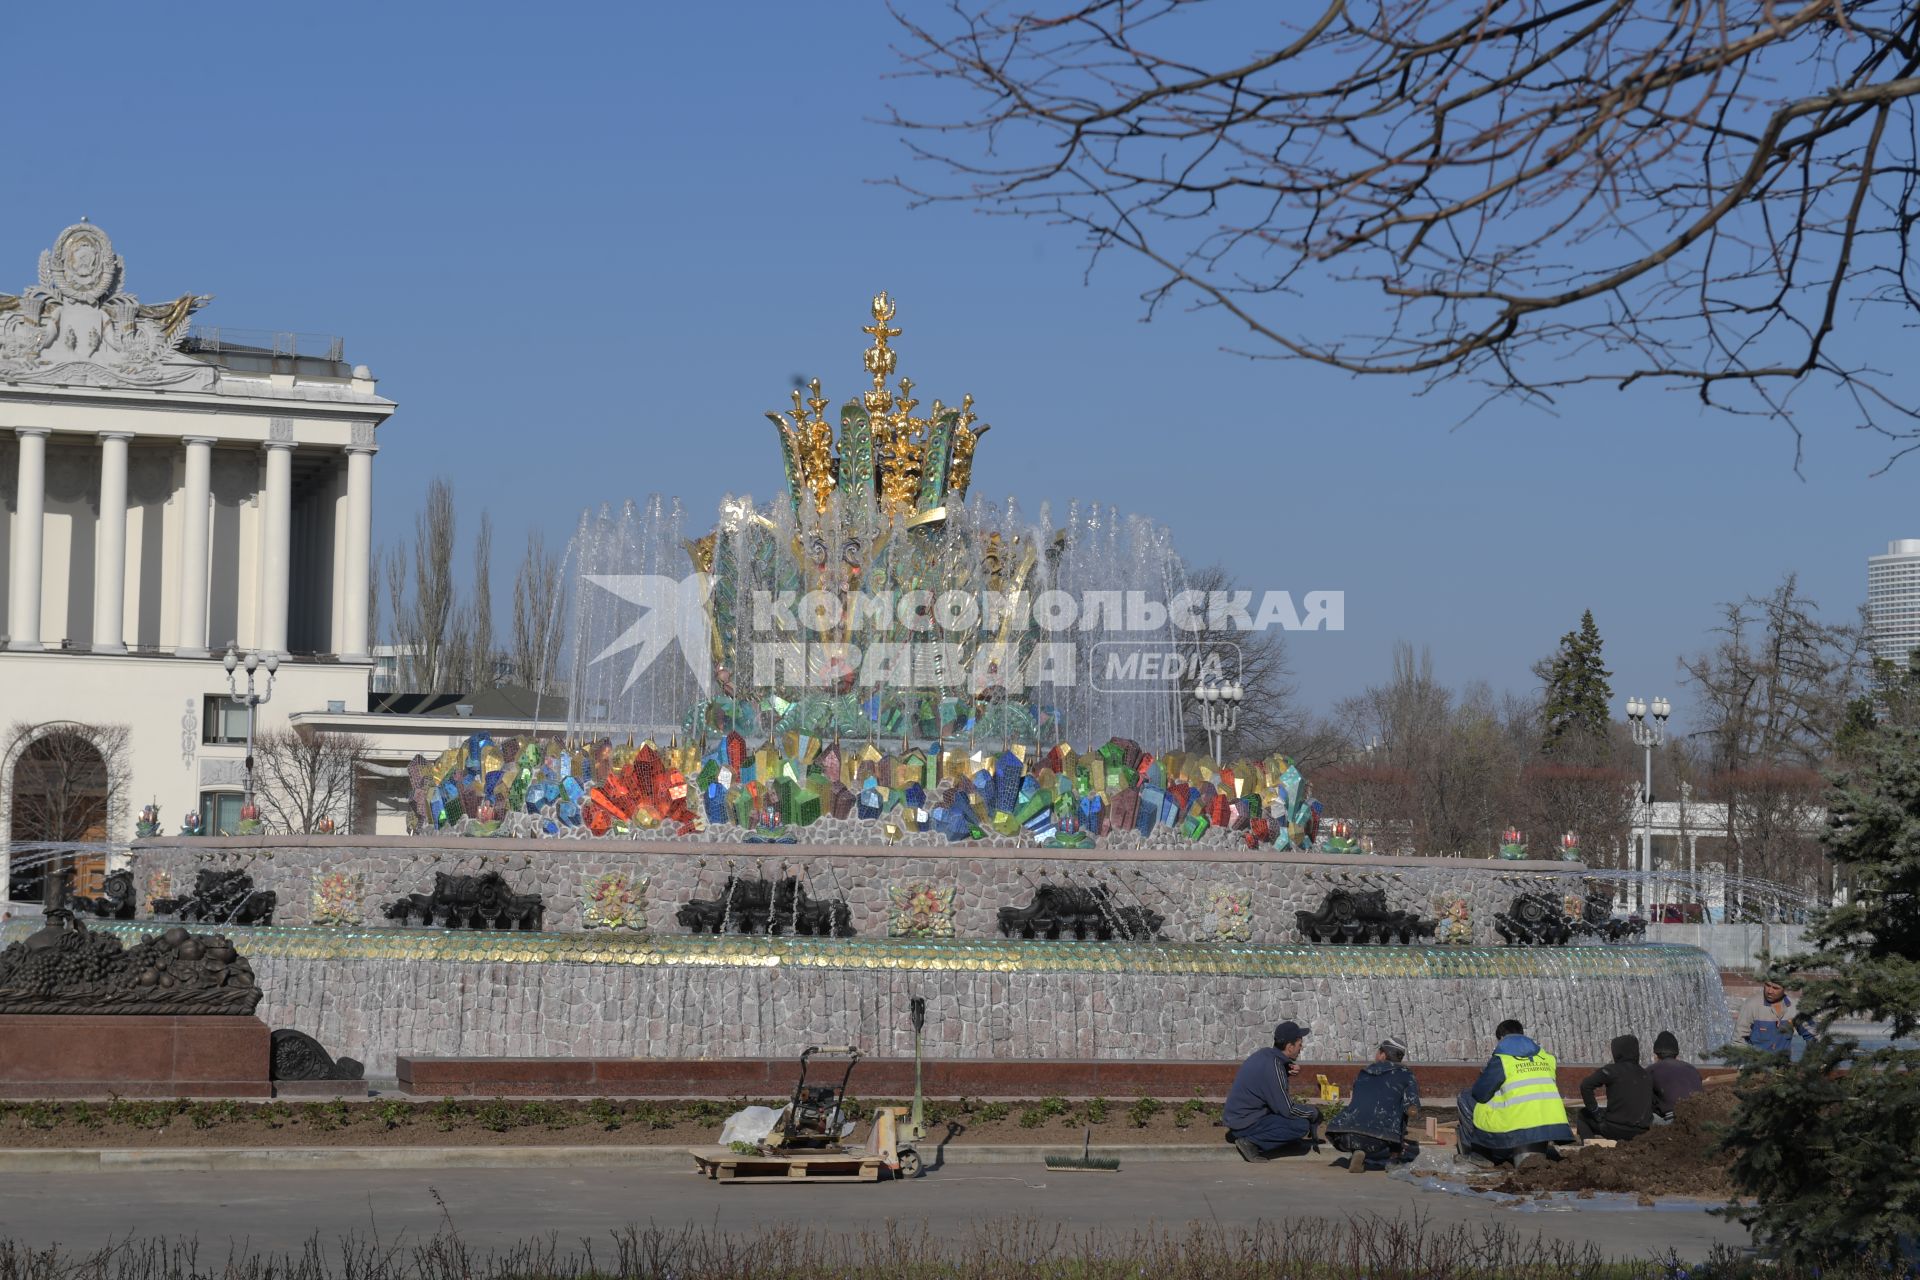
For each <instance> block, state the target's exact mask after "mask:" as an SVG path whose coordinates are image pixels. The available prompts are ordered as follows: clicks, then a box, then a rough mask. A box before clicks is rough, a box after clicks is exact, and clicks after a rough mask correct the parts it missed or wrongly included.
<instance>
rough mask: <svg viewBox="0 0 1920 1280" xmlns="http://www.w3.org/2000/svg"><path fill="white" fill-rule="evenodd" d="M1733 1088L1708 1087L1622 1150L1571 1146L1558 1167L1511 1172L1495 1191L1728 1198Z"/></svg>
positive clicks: (1535, 1164) (1532, 1165)
mask: <svg viewBox="0 0 1920 1280" xmlns="http://www.w3.org/2000/svg"><path fill="white" fill-rule="evenodd" d="M1737 1101H1738V1099H1737V1098H1736V1097H1735V1096H1734V1092H1733V1090H1732V1089H1727V1088H1720V1089H1706V1090H1703V1091H1701V1092H1700V1093H1696V1094H1694V1095H1693V1096H1692V1097H1691V1098H1688V1099H1687V1100H1686V1101H1685V1102H1682V1103H1681V1104H1680V1105H1679V1106H1678V1107H1676V1108H1675V1109H1674V1117H1673V1123H1672V1124H1668V1125H1655V1126H1654V1127H1653V1128H1651V1129H1649V1130H1648V1131H1647V1132H1645V1133H1643V1134H1641V1135H1640V1136H1639V1137H1637V1138H1635V1139H1634V1140H1633V1141H1631V1142H1623V1143H1621V1144H1620V1145H1619V1146H1617V1147H1593V1146H1588V1147H1582V1148H1578V1149H1575V1148H1567V1149H1566V1158H1565V1159H1564V1160H1561V1161H1560V1162H1559V1163H1557V1164H1553V1163H1547V1162H1544V1161H1540V1160H1533V1161H1529V1162H1528V1164H1527V1167H1526V1168H1524V1169H1521V1170H1519V1171H1518V1172H1513V1171H1508V1172H1507V1173H1506V1175H1505V1177H1504V1178H1503V1179H1502V1180H1501V1181H1500V1182H1499V1183H1497V1184H1495V1185H1494V1187H1493V1190H1495V1191H1507V1192H1513V1193H1515V1194H1518V1195H1541V1194H1545V1193H1547V1192H1553V1191H1582V1192H1594V1191H1617V1192H1624V1193H1625V1194H1627V1195H1637V1196H1639V1197H1640V1198H1641V1199H1642V1200H1643V1201H1650V1200H1651V1199H1652V1198H1653V1197H1654V1196H1698V1197H1701V1198H1703V1199H1709V1200H1725V1199H1727V1198H1729V1197H1731V1196H1732V1195H1733V1194H1734V1186H1733V1182H1732V1179H1731V1178H1730V1177H1729V1176H1728V1173H1727V1158H1726V1157H1725V1156H1720V1155H1715V1154H1714V1151H1713V1147H1714V1143H1715V1142H1716V1141H1717V1139H1718V1138H1719V1136H1720V1135H1719V1129H1720V1127H1721V1126H1722V1125H1724V1124H1725V1123H1726V1122H1727V1120H1728V1119H1729V1118H1731V1117H1732V1115H1733V1108H1734V1106H1735V1104H1736V1103H1737Z"/></svg>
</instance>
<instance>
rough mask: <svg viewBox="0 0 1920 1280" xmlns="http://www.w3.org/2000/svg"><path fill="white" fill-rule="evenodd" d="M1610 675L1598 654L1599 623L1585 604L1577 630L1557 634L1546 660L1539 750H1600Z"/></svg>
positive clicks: (1590, 752)
mask: <svg viewBox="0 0 1920 1280" xmlns="http://www.w3.org/2000/svg"><path fill="white" fill-rule="evenodd" d="M1535 670H1539V668H1535ZM1612 674H1613V672H1611V671H1609V670H1607V668H1606V666H1605V664H1604V663H1603V662H1602V661H1601V659H1600V628H1599V627H1597V626H1595V625H1594V623H1593V610H1591V609H1588V610H1587V611H1586V612H1584V613H1582V614H1581V615H1580V629H1579V630H1578V631H1569V632H1567V634H1565V635H1564V636H1561V637H1560V647H1559V648H1558V649H1556V650H1555V651H1554V654H1553V657H1552V658H1551V659H1549V660H1548V662H1547V666H1546V671H1545V677H1546V707H1545V711H1544V714H1545V717H1546V731H1545V736H1544V738H1543V740H1542V742H1541V744H1540V749H1541V750H1542V751H1543V752H1545V753H1546V754H1548V755H1557V756H1584V755H1595V754H1598V753H1599V752H1601V751H1602V750H1604V748H1605V746H1606V742H1607V727H1608V725H1609V724H1610V723H1611V722H1612V719H1613V715H1612V712H1611V711H1610V710H1609V704H1610V703H1611V702H1612V701H1613V686H1612V685H1610V684H1609V683H1607V678H1608V677H1609V676H1611V675H1612Z"/></svg>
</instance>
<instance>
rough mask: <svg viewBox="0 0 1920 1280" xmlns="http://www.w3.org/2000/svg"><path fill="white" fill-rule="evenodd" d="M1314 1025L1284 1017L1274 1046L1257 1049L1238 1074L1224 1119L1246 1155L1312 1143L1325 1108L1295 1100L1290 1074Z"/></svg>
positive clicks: (1285, 1152)
mask: <svg viewBox="0 0 1920 1280" xmlns="http://www.w3.org/2000/svg"><path fill="white" fill-rule="evenodd" d="M1311 1030H1312V1028H1311V1027H1303V1026H1301V1025H1300V1024H1299V1023H1297V1022H1283V1023H1281V1024H1280V1025H1279V1026H1277V1027H1275V1028H1274V1029H1273V1048H1271V1049H1255V1050H1254V1051H1253V1053H1252V1054H1251V1055H1250V1056H1249V1057H1248V1058H1247V1060H1246V1061H1245V1062H1243V1063H1241V1064H1240V1070H1239V1071H1238V1072H1237V1073H1235V1075H1234V1077H1233V1086H1232V1087H1231V1088H1230V1089H1228V1090H1227V1105H1226V1108H1225V1110H1224V1112H1223V1114H1222V1119H1224V1120H1225V1121H1226V1125H1227V1141H1229V1142H1231V1143H1233V1145H1234V1146H1235V1147H1236V1148H1237V1149H1238V1150H1239V1152H1240V1155H1241V1158H1243V1159H1246V1160H1271V1159H1273V1158H1274V1157H1276V1156H1294V1155H1304V1154H1306V1153H1307V1152H1308V1151H1311V1150H1312V1149H1313V1126H1314V1124H1315V1123H1316V1122H1317V1121H1318V1120H1319V1118H1320V1113H1319V1112H1318V1111H1316V1110H1315V1109H1314V1108H1312V1107H1309V1106H1306V1105H1305V1104H1303V1103H1298V1102H1295V1101H1294V1100H1293V1093H1292V1091H1291V1090H1290V1089H1289V1088H1288V1080H1289V1078H1290V1077H1291V1076H1292V1075H1293V1066H1294V1063H1296V1062H1298V1061H1299V1060H1300V1051H1301V1049H1302V1048H1303V1047H1304V1045H1305V1043H1306V1038H1307V1033H1308V1032H1310V1031H1311Z"/></svg>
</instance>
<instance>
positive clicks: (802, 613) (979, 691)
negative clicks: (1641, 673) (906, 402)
mask: <svg viewBox="0 0 1920 1280" xmlns="http://www.w3.org/2000/svg"><path fill="white" fill-rule="evenodd" d="M686 526H687V522H686V519H685V514H684V512H683V511H682V508H681V506H680V504H679V503H678V502H677V501H669V500H667V499H664V498H662V497H660V496H658V495H654V496H651V497H649V498H648V499H647V500H646V501H645V502H643V503H638V504H635V503H631V502H630V503H627V504H625V505H624V506H622V507H621V508H620V509H619V510H617V511H615V510H612V509H603V510H601V511H600V512H598V513H597V514H592V515H589V516H587V517H586V518H584V519H583V520H582V521H581V524H580V528H579V530H578V531H577V532H576V533H575V535H574V538H573V541H572V543H571V544H570V546H569V548H568V553H567V563H568V565H569V566H570V567H571V581H570V583H569V587H570V590H571V593H572V594H571V599H570V602H569V604H568V607H567V617H568V618H569V619H570V626H569V628H568V632H569V635H568V649H567V651H568V653H569V655H570V656H569V658H568V660H567V662H566V664H565V672H566V676H565V679H566V684H567V693H568V697H569V704H568V706H569V713H568V725H567V728H568V734H569V736H570V738H572V739H574V740H591V739H594V738H599V737H603V736H604V737H611V738H614V739H616V740H618V739H621V738H633V739H636V740H638V739H641V738H653V739H655V740H656V741H664V740H666V739H667V738H669V737H672V736H675V735H682V736H695V737H704V736H705V735H707V734H709V733H717V732H725V731H727V730H735V729H737V730H739V731H740V732H741V733H743V734H746V735H748V736H750V737H751V736H758V735H762V734H766V733H769V732H773V731H777V730H781V729H792V730H797V731H802V732H811V733H814V734H816V735H817V736H832V737H835V738H839V739H842V740H853V741H858V740H860V739H861V738H862V737H865V738H868V739H870V740H881V739H885V740H887V741H897V740H898V739H899V738H901V737H912V738H919V739H921V740H927V739H931V738H934V737H944V738H948V739H950V740H951V739H954V738H959V737H968V738H972V739H974V740H976V741H978V742H980V743H982V744H986V745H1000V744H1004V743H1007V742H1031V743H1038V742H1045V743H1049V744H1050V743H1053V742H1060V741H1071V742H1084V743H1097V742H1104V741H1106V740H1107V739H1108V738H1113V737H1119V738H1127V739H1131V740H1132V741H1135V742H1140V743H1146V744H1154V745H1155V746H1156V747H1165V746H1166V745H1168V744H1175V743H1178V742H1180V740H1181V715H1180V693H1179V684H1180V682H1179V680H1178V679H1167V680H1164V681H1161V682H1159V683H1158V684H1151V683H1149V684H1147V685H1145V686H1143V684H1142V683H1141V682H1137V681H1135V682H1124V681H1115V680H1112V679H1106V678H1103V671H1102V669H1101V668H1100V666H1099V665H1098V664H1100V663H1102V662H1105V661H1107V660H1108V658H1109V656H1110V652H1111V651H1112V650H1113V649H1114V646H1115V644H1116V643H1117V645H1118V646H1120V650H1119V652H1120V656H1121V657H1123V658H1124V657H1125V656H1126V654H1127V653H1128V652H1129V651H1134V650H1138V649H1141V648H1150V649H1153V650H1155V651H1157V652H1160V653H1163V654H1165V653H1176V652H1183V651H1184V649H1183V641H1185V640H1186V637H1185V636H1184V634H1183V633H1181V632H1179V631H1177V630H1176V629H1175V627H1174V624H1173V622H1172V620H1171V619H1170V617H1169V615H1168V611H1167V608H1166V606H1167V603H1168V602H1169V601H1170V600H1171V599H1172V598H1173V597H1174V596H1175V595H1176V594H1177V593H1179V592H1180V591H1181V590H1184V589H1185V584H1186V574H1185V570H1184V568H1183V566H1182V564H1181V562H1180V559H1179V556H1178V554H1177V553H1176V552H1175V550H1174V547H1173V542H1172V535H1171V534H1170V533H1169V531H1168V530H1167V529H1166V528H1165V527H1163V526H1160V525H1156V524H1154V523H1153V522H1151V521H1149V520H1146V519H1144V518H1141V517H1135V516H1128V517H1122V516H1120V515H1119V514H1118V513H1117V512H1115V511H1114V510H1112V509H1111V508H1103V507H1097V506H1095V507H1089V508H1087V513H1086V514H1082V512H1081V509H1080V508H1079V507H1078V506H1077V505H1076V506H1075V507H1074V508H1072V509H1071V510H1070V512H1069V514H1068V517H1067V520H1066V522H1065V523H1064V524H1062V525H1059V526H1057V527H1056V526H1055V525H1054V523H1053V521H1052V517H1051V513H1050V510H1049V509H1048V508H1046V507H1042V508H1041V511H1040V514H1039V516H1038V518H1036V519H1028V518H1026V517H1024V516H1023V515H1022V513H1021V512H1020V510H1019V508H1018V506H1017V504H1015V503H1012V502H1007V503H1005V504H989V503H987V502H986V501H985V500H983V499H980V498H978V497H976V498H975V499H974V500H973V501H972V502H970V503H969V504H967V505H966V506H964V507H955V508H954V509H952V510H951V511H949V512H947V513H946V514H945V516H944V518H943V519H942V520H941V521H939V522H936V523H929V524H922V525H918V526H912V525H908V524H903V523H900V522H897V521H889V520H888V519H887V518H885V517H884V516H882V515H881V514H880V513H879V512H878V511H877V510H876V509H875V507H874V504H873V502H872V501H871V499H870V496H869V495H865V494H849V495H846V496H844V497H843V496H842V495H839V494H836V495H834V496H832V497H830V498H829V499H828V500H827V501H826V502H825V504H824V506H823V509H822V510H820V511H817V512H810V513H809V514H808V515H807V516H806V517H805V518H803V517H802V516H800V515H799V514H797V513H796V511H795V508H794V506H793V504H791V503H788V502H777V503H774V504H773V505H772V506H770V507H768V508H765V509H761V508H758V507H756V506H755V504H754V503H753V501H752V500H751V499H750V498H736V497H732V496H729V497H728V498H726V499H725V500H724V501H723V502H722V504H721V508H720V518H719V521H718V523H717V524H716V526H715V527H714V528H713V529H712V530H711V531H710V532H709V533H707V534H706V535H704V536H702V537H699V538H693V539H690V538H689V537H688V532H689V531H688V529H687V527H686ZM1129 600H1131V601H1132V602H1134V605H1135V607H1134V609H1133V611H1132V614H1131V616H1129V615H1128V614H1127V612H1126V611H1125V608H1124V605H1125V602H1127V601H1129ZM1096 601H1097V602H1099V603H1097V604H1096V603H1094V602H1096ZM1036 602H1037V603H1038V605H1039V607H1038V608H1037V609H1036V607H1035V606H1036ZM1116 604H1119V605H1121V606H1122V607H1121V608H1120V609H1119V610H1116V609H1115V607H1114V606H1115V605H1116ZM1144 622H1153V623H1154V624H1155V625H1153V626H1151V627H1149V626H1144V625H1142V626H1139V627H1133V626H1130V625H1128V624H1131V623H1144ZM1185 647H1191V646H1190V644H1188V645H1186V646H1185Z"/></svg>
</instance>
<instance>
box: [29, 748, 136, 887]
mask: <svg viewBox="0 0 1920 1280" xmlns="http://www.w3.org/2000/svg"><path fill="white" fill-rule="evenodd" d="M10 781H11V783H12V786H11V788H10V791H9V796H8V800H9V803H8V815H9V824H8V825H9V828H10V829H9V831H8V838H9V839H10V841H11V849H10V850H9V854H8V858H9V865H8V868H7V873H8V892H7V896H8V897H9V898H10V899H12V900H13V901H15V902H37V901H41V900H43V898H44V895H45V894H46V890H47V885H48V880H49V878H50V877H54V876H59V875H63V874H65V873H66V872H67V871H68V870H69V869H71V870H72V871H73V873H74V892H76V893H86V894H94V893H98V892H99V891H100V881H101V880H102V879H103V878H104V876H105V875H106V870H107V860H106V855H105V853H104V851H103V852H97V853H80V852H75V851H71V850H61V849H58V848H49V847H48V846H49V845H53V846H58V845H65V844H78V843H95V844H98V843H101V842H104V841H105V840H106V838H107V814H108V803H109V798H110V795H111V791H112V788H111V786H110V778H109V775H108V770H107V761H106V758H105V756H103V755H102V754H101V751H100V748H99V747H98V746H97V745H95V743H94V742H93V740H92V739H91V738H90V737H89V736H88V735H87V734H86V733H85V732H84V731H83V730H81V729H79V728H77V727H73V726H64V725H63V726H55V727H53V728H50V729H48V730H46V731H45V732H44V733H41V734H40V735H39V736H37V737H35V738H34V739H33V740H32V741H31V742H29V743H27V744H26V746H25V747H23V748H21V750H20V753H19V755H18V757H17V758H16V759H15V761H14V766H13V777H12V778H11V779H10Z"/></svg>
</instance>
